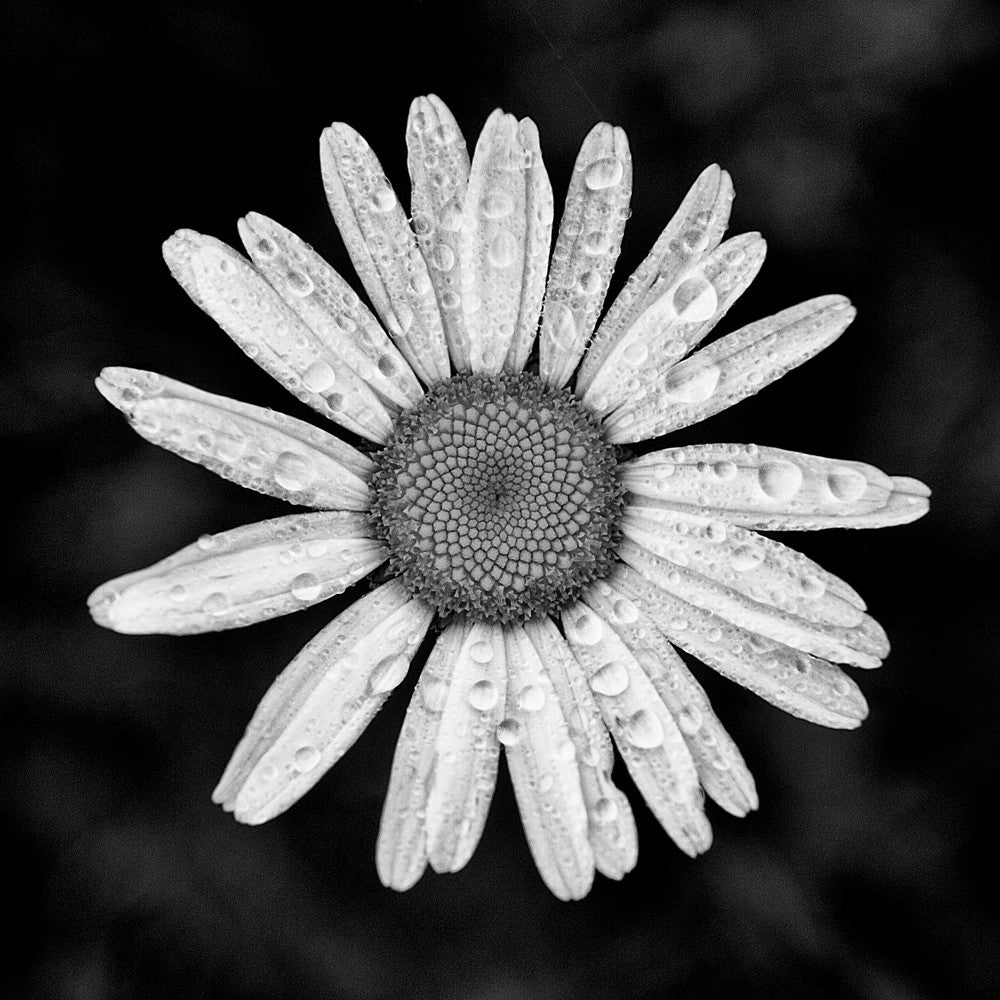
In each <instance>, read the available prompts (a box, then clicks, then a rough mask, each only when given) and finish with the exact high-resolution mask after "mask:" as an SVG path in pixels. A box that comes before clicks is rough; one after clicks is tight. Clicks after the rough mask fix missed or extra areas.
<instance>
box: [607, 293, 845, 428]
mask: <svg viewBox="0 0 1000 1000" xmlns="http://www.w3.org/2000/svg"><path fill="white" fill-rule="evenodd" d="M854 316H855V310H854V308H853V307H852V306H851V304H850V302H848V300H847V299H845V298H844V297H843V296H842V295H825V296H823V297H822V298H818V299H812V300H811V301H809V302H803V303H801V304H800V305H797V306H793V307H792V308H791V309H785V310H784V311H783V312H780V313H778V314H777V315H775V316H770V317H768V318H767V319H762V320H759V321H758V322H756V323H751V324H750V325H749V326H745V327H743V328H742V329H740V330H737V331H736V332H735V333H731V334H729V336H727V337H722V338H721V339H720V340H717V341H715V342H714V343H712V344H709V345H708V347H705V348H702V350H700V351H698V352H697V353H695V354H692V355H691V357H689V358H687V359H685V360H684V361H681V362H680V363H679V364H677V365H675V366H674V367H673V368H671V369H670V370H669V373H668V374H667V376H666V379H665V380H664V381H663V382H661V383H660V386H659V389H658V391H656V394H655V395H654V396H653V398H652V400H650V398H649V397H648V396H644V397H643V398H642V399H641V400H638V401H636V400H633V399H632V398H628V399H626V400H625V402H623V403H622V405H621V406H619V408H618V409H617V410H615V411H614V413H612V414H611V415H610V416H608V417H607V418H606V419H605V421H604V425H605V427H606V428H607V429H608V434H609V436H610V437H611V438H613V439H616V440H617V439H618V438H619V436H621V437H620V439H621V440H622V441H640V440H645V439H647V438H653V437H659V436H660V435H661V434H666V433H667V432H668V431H673V430H678V429H679V428H681V427H687V426H689V425H691V424H696V423H698V422H699V421H701V420H705V419H706V418H707V417H710V416H712V414H714V413H718V412H719V411H720V410H724V409H726V408H727V407H730V406H732V405H734V404H735V403H738V402H739V401H740V400H741V399H745V398H746V397H747V396H752V395H753V394H754V393H755V392H759V391H760V390H761V389H762V388H764V386H766V385H769V384H770V383H771V382H774V381H775V380H776V379H779V378H781V376H782V375H784V374H785V373H786V372H788V371H790V370H791V369H792V368H795V367H796V366H798V365H801V364H802V363H803V362H805V361H808V360H809V358H811V357H813V356H814V355H816V354H818V353H819V352H820V351H821V350H823V348H824V347H829V345H830V344H832V343H833V342H834V341H835V340H836V339H837V338H838V337H839V336H840V335H841V334H842V333H843V332H844V330H846V329H847V327H848V326H849V325H850V323H851V320H853V319H854Z"/></svg>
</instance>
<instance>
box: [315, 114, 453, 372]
mask: <svg viewBox="0 0 1000 1000" xmlns="http://www.w3.org/2000/svg"><path fill="white" fill-rule="evenodd" d="M319 147H320V162H321V165H322V169H323V185H324V187H325V188H326V197H327V201H328V202H329V203H330V211H331V212H332V213H333V218H334V220H335V221H336V223H337V228H338V229H339V230H340V235H341V236H342V237H343V239H344V245H345V246H346V247H347V252H348V253H349V254H350V255H351V260H352V261H353V262H354V267H355V269H356V270H357V272H358V277H359V278H360V279H361V281H362V282H363V283H364V286H365V288H366V289H367V291H368V295H369V297H370V298H371V300H372V304H373V305H374V306H375V310H376V311H377V312H378V314H379V315H380V316H381V317H382V321H383V322H384V323H385V325H386V327H387V328H388V330H389V335H390V336H391V337H392V339H393V340H394V341H395V343H396V346H397V347H399V349H400V351H402V353H403V356H404V357H405V358H406V360H407V361H409V363H410V365H411V367H412V368H413V370H414V371H415V372H416V373H417V375H419V376H420V378H421V379H423V381H424V383H425V384H426V385H432V384H433V383H435V382H440V381H441V380H442V379H446V378H448V376H449V375H450V374H451V368H450V366H449V363H448V347H447V344H446V343H445V339H444V328H443V327H442V325H441V314H440V312H439V311H438V305H437V299H436V298H435V296H434V288H433V286H432V285H431V279H430V276H429V275H428V273H427V264H426V263H425V261H424V258H423V254H421V252H420V249H419V248H418V246H417V241H416V237H414V235H413V231H412V230H411V229H410V227H409V225H408V224H407V222H406V215H405V213H404V212H403V209H402V207H401V206H400V204H399V200H398V199H397V198H396V194H395V192H394V191H393V190H392V186H391V185H390V184H389V182H388V180H386V176H385V174H384V173H383V171H382V167H381V165H380V164H379V162H378V160H377V159H376V158H375V154H374V153H373V152H372V151H371V149H370V148H369V146H368V143H367V142H365V140H364V139H363V138H362V137H361V136H360V135H358V133H357V132H355V131H354V129H352V128H351V127H350V126H349V125H345V124H344V123H343V122H334V123H333V124H332V125H331V126H330V127H329V128H327V129H324V131H323V135H322V137H321V138H320V143H319Z"/></svg>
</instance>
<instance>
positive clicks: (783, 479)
mask: <svg viewBox="0 0 1000 1000" xmlns="http://www.w3.org/2000/svg"><path fill="white" fill-rule="evenodd" d="M757 479H758V481H759V482H760V488H761V489H762V490H763V491H764V492H765V493H766V494H767V495H768V496H769V497H771V499H772V500H788V499H789V498H790V497H793V496H795V494H796V493H797V492H798V490H799V487H800V486H801V485H802V470H801V469H800V468H799V467H798V466H797V465H793V464H792V463H791V462H768V463H767V464H766V465H762V466H761V467H760V469H759V470H758V471H757Z"/></svg>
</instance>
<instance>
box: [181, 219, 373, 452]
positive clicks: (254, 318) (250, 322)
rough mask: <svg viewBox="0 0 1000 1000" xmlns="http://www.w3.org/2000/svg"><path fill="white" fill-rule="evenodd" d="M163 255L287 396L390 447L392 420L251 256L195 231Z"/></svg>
mask: <svg viewBox="0 0 1000 1000" xmlns="http://www.w3.org/2000/svg"><path fill="white" fill-rule="evenodd" d="M163 257H164V260H166V262H167V265H168V266H169V267H170V270H171V272H172V273H173V275H174V277H175V278H177V280H178V281H179V282H180V284H181V286H182V287H183V288H184V289H185V290H186V291H187V292H188V294H189V295H191V297H192V299H194V301H195V302H196V303H197V304H198V305H199V306H201V308H202V309H204V310H205V312H207V313H208V314H209V316H211V317H212V319H214V320H215V321H216V323H218V324H219V326H221V327H222V329H223V330H225V332H226V333H227V334H229V336H230V337H232V339H233V340H234V341H235V343H236V345H237V346H238V347H239V348H240V349H241V350H242V351H243V352H244V353H245V354H246V355H247V357H250V358H252V359H253V360H254V361H256V362H257V364H259V365H260V366H261V368H263V369H264V371H266V372H267V373H268V374H269V375H271V376H273V377H274V378H276V379H277V380H278V381H279V382H280V383H281V384H282V385H283V386H285V388H286V389H288V391H289V392H291V393H292V394H293V395H295V396H297V397H298V398H299V399H301V400H302V402H304V403H306V404H307V405H308V406H311V407H312V408H313V409H314V410H316V411H317V412H319V413H322V414H323V416H325V417H327V418H328V419H330V420H333V421H335V422H336V423H338V424H340V425H341V426H342V427H346V428H347V429H348V430H350V431H353V432H354V433H356V434H361V435H362V436H364V437H366V438H369V439H370V440H372V441H379V442H381V441H385V439H386V438H387V437H388V435H389V433H390V431H391V430H392V414H391V413H390V412H389V411H388V410H387V409H386V408H385V406H384V405H383V403H382V402H381V400H380V399H379V398H378V396H376V394H375V393H374V392H373V391H372V390H371V389H370V388H369V386H368V385H367V383H365V382H363V381H362V380H361V379H360V378H358V376H357V375H356V374H355V373H354V371H353V370H352V369H351V368H349V367H348V366H347V365H344V364H342V363H341V362H340V361H339V360H338V358H337V357H336V356H334V355H333V354H331V353H330V351H329V350H328V348H327V346H326V345H324V344H323V342H322V341H321V340H320V339H319V338H318V337H317V336H316V335H315V334H314V333H313V332H312V330H310V329H309V327H307V326H306V325H305V323H303V322H302V320H301V319H300V318H299V317H298V315H297V314H296V313H295V312H293V311H292V310H291V309H290V308H289V307H288V305H286V304H285V302H284V300H283V299H282V298H281V296H280V295H278V293H277V292H276V291H275V290H274V289H273V288H272V287H271V286H270V285H269V284H268V283H267V281H266V280H265V279H264V278H263V276H262V275H261V274H259V273H258V272H257V271H256V270H255V269H254V268H253V267H252V266H251V265H250V263H249V262H248V261H247V260H246V258H244V257H243V256H242V255H241V254H239V253H237V252H236V251H235V250H233V249H232V247H228V246H226V244H225V243H221V242H220V241H219V240H216V239H213V238H211V237H207V236H202V235H201V234H200V233H196V232H194V231H193V230H190V229H181V230H179V231H178V232H176V233H174V235H173V236H171V237H170V239H168V240H167V241H166V242H165V243H164V244H163Z"/></svg>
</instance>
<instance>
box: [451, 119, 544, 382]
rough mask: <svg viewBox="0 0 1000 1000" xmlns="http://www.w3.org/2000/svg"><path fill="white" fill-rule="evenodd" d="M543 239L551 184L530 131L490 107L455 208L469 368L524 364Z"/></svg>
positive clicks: (538, 295)
mask: <svg viewBox="0 0 1000 1000" xmlns="http://www.w3.org/2000/svg"><path fill="white" fill-rule="evenodd" d="M551 238H552V187H551V185H550V184H549V179H548V175H547V174H546V172H545V166H544V165H543V163H542V154H541V149H540V148H539V145H538V129H536V128H535V125H534V123H533V122H532V121H531V120H530V119H527V118H525V119H523V120H522V121H520V122H518V120H517V119H516V118H514V116H513V115H505V114H504V113H503V112H502V111H499V110H497V111H494V112H493V114H492V115H490V117H489V119H488V120H487V122H486V125H485V126H484V128H483V132H482V135H480V137H479V142H478V143H477V144H476V152H475V155H474V156H473V158H472V167H471V171H470V173H469V186H468V189H467V191H466V194H465V205H464V209H463V213H462V232H461V246H460V250H461V253H460V254H459V264H460V266H461V268H462V272H461V282H462V310H463V312H464V314H465V325H466V330H467V332H468V336H469V351H470V363H471V367H472V370H473V371H475V372H485V373H487V374H495V373H496V372H499V371H501V370H502V369H506V370H507V371H516V372H517V371H521V369H522V368H523V367H524V364H525V362H526V361H527V359H528V355H529V354H530V353H531V345H532V343H533V342H534V339H535V331H536V328H537V326H538V314H539V312H540V311H541V307H542V294H543V292H544V290H545V271H546V268H547V266H548V254H549V243H550V241H551Z"/></svg>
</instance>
